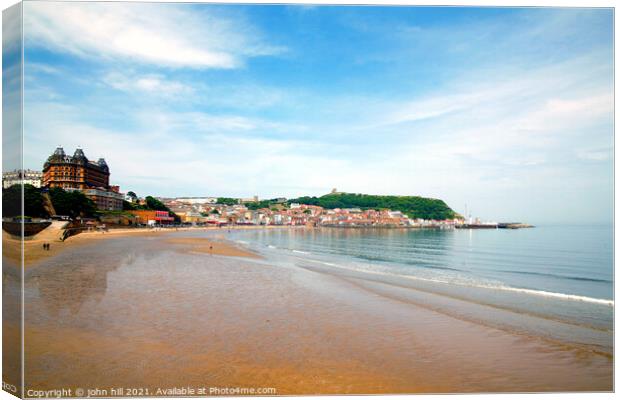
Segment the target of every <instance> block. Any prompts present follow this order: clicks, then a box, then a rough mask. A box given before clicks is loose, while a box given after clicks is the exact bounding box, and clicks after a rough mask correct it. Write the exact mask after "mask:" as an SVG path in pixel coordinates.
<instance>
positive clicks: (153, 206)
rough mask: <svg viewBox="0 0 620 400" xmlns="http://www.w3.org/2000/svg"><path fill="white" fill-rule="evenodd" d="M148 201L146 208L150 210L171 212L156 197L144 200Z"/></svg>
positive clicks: (148, 197)
mask: <svg viewBox="0 0 620 400" xmlns="http://www.w3.org/2000/svg"><path fill="white" fill-rule="evenodd" d="M144 200H145V201H146V206H147V207H148V209H149V210H157V211H170V209H169V208H168V207H166V205H165V204H164V203H162V202H161V201H159V200H157V199H156V198H155V197H152V196H146V198H145V199H144Z"/></svg>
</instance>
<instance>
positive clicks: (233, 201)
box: [217, 197, 239, 206]
mask: <svg viewBox="0 0 620 400" xmlns="http://www.w3.org/2000/svg"><path fill="white" fill-rule="evenodd" d="M217 204H224V205H227V206H234V205H235V204H239V200H237V199H233V198H231V197H218V199H217Z"/></svg>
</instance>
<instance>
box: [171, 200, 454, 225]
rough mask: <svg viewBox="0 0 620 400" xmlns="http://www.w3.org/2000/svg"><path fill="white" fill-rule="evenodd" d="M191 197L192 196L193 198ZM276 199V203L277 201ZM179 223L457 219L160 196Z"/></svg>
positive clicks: (365, 222) (429, 222) (366, 222)
mask: <svg viewBox="0 0 620 400" xmlns="http://www.w3.org/2000/svg"><path fill="white" fill-rule="evenodd" d="M192 200H193V199H192ZM276 200H277V202H276ZM161 201H162V202H163V203H164V204H165V205H166V206H167V207H169V208H170V210H171V211H172V212H174V213H175V214H176V215H178V216H179V218H180V219H181V222H182V223H188V224H192V225H227V224H235V225H276V226H308V227H315V226H316V227H319V226H326V227H343V228H344V227H352V228H360V227H395V228H398V227H420V228H422V227H453V226H454V225H455V224H456V223H458V222H459V221H458V220H456V219H455V220H445V221H435V220H423V219H411V218H409V217H408V216H407V215H405V214H403V213H402V212H401V211H393V210H362V209H360V208H346V209H339V208H336V209H324V208H323V207H320V206H313V205H306V204H298V203H291V204H287V203H286V199H284V198H281V199H280V198H279V199H274V201H272V203H271V204H270V207H269V208H260V209H257V210H251V209H248V206H247V205H248V203H251V201H248V202H246V203H244V204H235V205H225V204H213V203H206V202H204V203H197V202H195V201H191V202H190V201H186V199H184V198H176V199H161Z"/></svg>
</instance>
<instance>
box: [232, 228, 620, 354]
mask: <svg viewBox="0 0 620 400" xmlns="http://www.w3.org/2000/svg"><path fill="white" fill-rule="evenodd" d="M228 235H229V236H231V239H234V240H237V241H238V242H240V243H242V244H244V245H246V246H249V247H251V248H253V249H255V250H257V251H259V252H261V253H263V254H264V255H266V256H267V257H271V258H273V259H274V260H275V259H277V260H283V259H284V260H286V261H287V262H292V263H295V264H296V265H298V266H306V267H309V268H320V269H331V270H333V271H347V273H358V274H361V275H360V276H366V277H367V278H369V279H371V280H377V279H378V280H382V281H386V282H389V283H391V284H396V285H407V286H412V287H414V288H417V289H421V290H424V291H426V292H428V293H432V294H439V295H443V296H447V297H450V298H457V299H460V300H465V301H468V302H470V303H472V304H482V305H486V306H488V307H487V308H488V310H489V311H488V312H487V311H482V312H481V311H478V316H476V318H477V319H478V317H480V318H483V319H484V318H485V316H486V315H490V312H491V311H493V310H497V309H502V310H507V311H510V312H511V313H513V314H514V313H517V314H521V315H527V316H529V317H531V318H530V319H528V320H527V321H523V319H520V318H516V319H515V318H511V317H506V316H505V315H503V316H493V317H492V318H493V319H494V320H495V322H497V320H498V319H499V320H501V319H502V318H504V319H505V320H506V321H504V322H505V323H506V324H508V325H513V326H515V328H517V327H519V328H520V327H522V326H523V325H526V326H527V327H528V329H529V330H530V331H532V330H534V331H538V332H536V333H541V332H540V331H550V332H553V334H554V335H555V336H558V335H559V336H561V339H563V340H575V341H578V342H579V341H582V342H588V343H590V342H594V343H596V344H598V345H601V346H603V347H609V346H611V335H609V332H611V330H612V328H613V307H614V299H613V227H612V226H611V225H608V226H539V227H536V228H532V229H519V230H508V229H493V230H404V229H402V230H401V229H337V228H331V229H327V228H326V229H299V230H287V229H282V230H277V229H275V230H256V231H244V232H239V231H236V232H235V231H233V232H231V233H229V234H228ZM427 297H428V296H427ZM446 307H447V306H446ZM489 307H490V308H489ZM485 313H486V314H485ZM504 314H505V313H504ZM557 322H560V323H562V324H563V325H562V326H561V327H558V326H552V325H553V324H554V323H557ZM566 326H569V328H567V329H564V328H566ZM570 327H573V328H570ZM601 332H604V333H603V334H601ZM605 332H606V333H605ZM543 333H544V332H543ZM592 336H595V337H594V338H593V337H592Z"/></svg>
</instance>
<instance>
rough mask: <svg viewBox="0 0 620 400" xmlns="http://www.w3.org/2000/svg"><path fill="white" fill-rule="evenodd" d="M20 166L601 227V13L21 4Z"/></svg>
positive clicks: (144, 186) (152, 183)
mask: <svg viewBox="0 0 620 400" xmlns="http://www.w3.org/2000/svg"><path fill="white" fill-rule="evenodd" d="M24 4H25V5H24V7H25V8H24V38H25V67H24V71H25V81H24V82H25V83H24V85H25V100H24V101H25V108H24V132H25V149H24V166H25V167H27V168H36V169H40V168H41V165H42V163H43V162H44V160H45V158H46V157H47V156H48V155H49V154H50V153H51V152H52V151H53V149H54V148H55V147H56V146H57V145H62V146H63V147H64V148H65V150H66V151H68V152H72V151H73V150H74V149H75V148H76V147H77V146H81V147H82V148H83V149H84V151H85V153H86V155H87V156H88V157H90V158H93V159H96V158H99V157H105V158H106V160H107V161H108V164H109V165H110V168H111V173H112V175H111V180H112V183H114V184H119V185H121V188H122V190H125V191H127V190H133V191H135V192H137V193H138V194H139V195H147V194H152V195H158V196H203V195H218V196H235V197H237V196H242V197H249V196H252V195H259V196H260V197H261V198H265V197H266V198H271V197H276V196H285V197H296V196H300V195H321V194H324V193H327V192H328V191H329V190H331V188H334V187H336V188H338V189H339V190H342V191H348V192H361V193H371V194H398V195H422V196H429V197H436V198H441V199H444V200H445V201H446V202H447V203H448V204H449V205H450V206H451V207H453V208H454V209H456V210H457V211H460V212H464V211H465V204H467V206H468V208H469V209H470V210H471V212H472V213H473V214H474V215H477V216H481V217H483V218H486V219H491V220H522V221H528V222H533V223H548V222H577V223H582V222H588V221H593V222H597V223H602V222H611V218H612V209H613V203H612V201H613V198H612V193H613V192H612V187H613V169H612V168H613V63H612V61H613V60H612V55H613V42H612V40H613V39H612V38H613V35H612V32H613V14H612V11H611V10H609V9H559V8H557V9H543V8H437V7H435V8H432V7H430V8H422V7H345V6H316V7H309V6H266V5H263V6H235V5H217V6H215V5H199V4H148V3H142V4H139V3H56V4H55V3H51V2H49V3H48V2H26V3H24Z"/></svg>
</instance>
